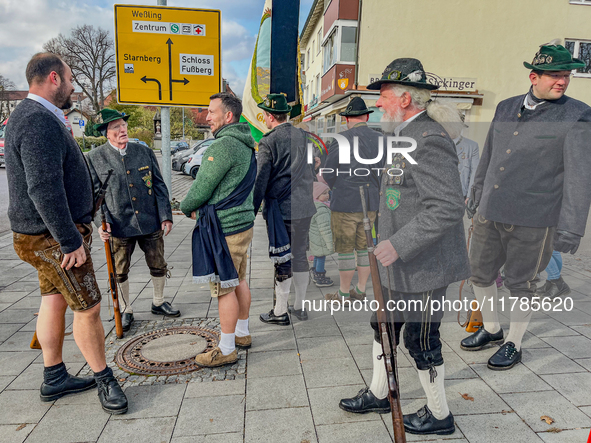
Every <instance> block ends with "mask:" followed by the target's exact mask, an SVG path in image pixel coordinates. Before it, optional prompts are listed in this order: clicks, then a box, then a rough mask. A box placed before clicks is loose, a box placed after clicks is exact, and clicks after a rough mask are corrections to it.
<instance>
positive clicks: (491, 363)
mask: <svg viewBox="0 0 591 443" xmlns="http://www.w3.org/2000/svg"><path fill="white" fill-rule="evenodd" d="M520 361H521V351H518V350H517V348H516V347H515V343H513V342H512V341H508V342H507V343H505V344H504V345H503V346H501V347H500V348H499V350H498V351H497V352H495V354H494V355H493V356H492V357H491V358H489V359H488V364H487V365H486V366H488V368H489V369H492V370H493V371H506V370H507V369H511V368H512V367H513V366H515V365H516V364H517V363H519V362H520Z"/></svg>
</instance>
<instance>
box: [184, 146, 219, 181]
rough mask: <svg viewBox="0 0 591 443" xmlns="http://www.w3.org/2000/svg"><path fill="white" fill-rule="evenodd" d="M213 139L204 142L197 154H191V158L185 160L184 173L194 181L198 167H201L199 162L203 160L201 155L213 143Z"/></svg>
mask: <svg viewBox="0 0 591 443" xmlns="http://www.w3.org/2000/svg"><path fill="white" fill-rule="evenodd" d="M214 140H215V139H213V138H212V139H211V141H209V140H205V141H204V142H203V143H202V144H201V145H200V146H199V149H198V150H197V152H196V153H195V154H193V155H192V156H191V157H189V159H188V160H187V163H185V169H184V171H183V172H184V173H185V174H187V175H190V176H191V177H193V179H195V177H197V171H199V167H200V166H201V160H202V159H203V153H204V152H205V150H206V149H207V148H209V145H211V144H212V143H213V142H214Z"/></svg>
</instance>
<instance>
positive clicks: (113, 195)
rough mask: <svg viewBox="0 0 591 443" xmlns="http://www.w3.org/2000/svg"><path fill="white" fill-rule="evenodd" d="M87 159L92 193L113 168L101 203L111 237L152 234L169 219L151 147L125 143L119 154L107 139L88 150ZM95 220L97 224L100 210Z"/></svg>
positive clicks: (160, 175) (170, 215) (157, 167)
mask: <svg viewBox="0 0 591 443" xmlns="http://www.w3.org/2000/svg"><path fill="white" fill-rule="evenodd" d="M87 159H88V166H89V168H90V174H91V176H92V183H93V186H94V190H95V193H98V191H99V189H100V187H101V186H102V184H103V182H104V180H105V179H106V178H107V174H108V171H109V169H113V175H112V176H111V179H110V180H109V184H108V187H107V194H106V196H105V204H104V205H103V206H104V208H105V215H106V218H107V222H108V223H110V224H111V234H112V235H113V236H114V237H118V238H129V237H137V236H140V235H148V234H152V233H154V232H156V231H159V230H160V229H161V224H162V222H163V221H166V220H171V221H172V209H171V207H170V200H169V197H168V189H167V188H166V185H165V183H164V180H163V179H162V174H161V173H160V167H159V165H158V161H157V160H156V156H155V155H154V152H153V151H152V150H151V149H150V148H146V147H145V146H142V145H140V144H137V143H128V144H127V148H126V153H125V155H121V154H120V153H119V151H118V150H117V149H115V148H113V147H112V146H111V145H110V144H109V143H108V142H107V143H105V144H104V145H102V146H99V147H98V148H96V149H93V150H92V151H90V152H89V153H88V154H87ZM95 223H96V224H97V226H98V225H100V211H99V213H97V215H96V217H95Z"/></svg>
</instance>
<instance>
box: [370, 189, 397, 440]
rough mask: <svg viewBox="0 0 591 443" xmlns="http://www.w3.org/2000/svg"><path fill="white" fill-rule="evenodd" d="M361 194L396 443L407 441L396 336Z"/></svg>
mask: <svg viewBox="0 0 591 443" xmlns="http://www.w3.org/2000/svg"><path fill="white" fill-rule="evenodd" d="M359 192H360V194H361V205H362V207H363V229H364V230H365V238H366V240H367V252H368V255H369V266H370V269H371V283H372V286H373V294H374V298H375V300H376V301H377V302H378V311H377V316H378V327H379V332H380V342H381V344H382V352H383V354H382V358H383V359H384V364H385V365H386V373H387V375H388V393H389V394H388V399H389V400H390V408H391V410H392V426H393V429H394V443H406V434H405V432H404V421H403V419H402V408H401V406H400V393H399V391H398V371H397V368H396V337H395V334H394V331H393V330H392V327H391V325H390V324H389V323H388V317H387V314H386V304H385V303H384V295H383V294H382V282H381V280H380V273H379V270H378V261H377V259H376V256H375V255H374V253H373V251H374V245H373V237H372V235H371V223H370V221H369V217H368V215H367V205H366V196H365V187H364V186H359Z"/></svg>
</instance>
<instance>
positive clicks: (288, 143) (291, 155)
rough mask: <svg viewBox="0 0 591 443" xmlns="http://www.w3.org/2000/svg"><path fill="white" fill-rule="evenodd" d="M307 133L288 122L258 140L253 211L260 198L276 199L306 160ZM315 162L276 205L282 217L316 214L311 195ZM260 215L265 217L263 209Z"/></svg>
mask: <svg viewBox="0 0 591 443" xmlns="http://www.w3.org/2000/svg"><path fill="white" fill-rule="evenodd" d="M307 144H308V141H307V140H306V133H305V132H304V131H302V130H301V129H299V128H295V127H294V126H293V125H292V124H291V123H283V124H281V125H279V126H277V127H276V128H275V129H273V130H271V131H269V132H267V133H266V134H265V135H264V136H263V138H261V140H260V141H259V155H258V158H257V178H256V182H255V185H254V197H253V200H254V210H255V213H256V212H258V210H259V208H260V206H261V203H262V201H263V199H266V198H275V197H277V196H278V194H279V193H280V192H281V190H282V189H283V188H284V186H286V185H288V184H289V183H290V182H291V179H292V171H293V170H295V169H296V168H297V165H300V164H301V163H302V162H307V155H306V153H307ZM313 168H314V165H313V164H312V165H309V167H308V165H305V166H304V175H303V177H302V179H301V180H299V182H298V183H297V184H296V186H294V187H292V189H291V195H290V196H288V197H287V198H286V199H285V200H284V201H283V202H282V203H281V204H280V206H279V208H280V210H281V215H282V216H283V219H284V220H299V219H302V218H307V217H312V216H313V215H314V214H315V213H316V207H315V206H314V200H313V197H312V187H313V185H314V169H313ZM263 216H264V217H265V219H266V217H267V213H266V210H265V209H263Z"/></svg>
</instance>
